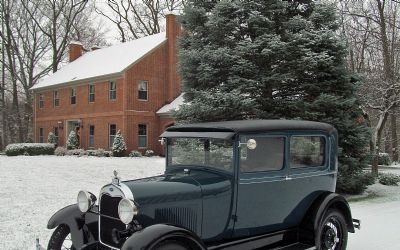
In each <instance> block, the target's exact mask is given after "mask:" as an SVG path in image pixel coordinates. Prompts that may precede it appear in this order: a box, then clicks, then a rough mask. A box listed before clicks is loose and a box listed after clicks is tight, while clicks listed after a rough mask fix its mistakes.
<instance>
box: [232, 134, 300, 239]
mask: <svg viewBox="0 0 400 250" xmlns="http://www.w3.org/2000/svg"><path fill="white" fill-rule="evenodd" d="M249 139H253V140H255V142H256V146H255V148H254V141H253V147H252V146H251V145H246V142H248V141H249ZM287 140H288V139H287V137H286V135H283V134H274V135H243V136H241V137H240V142H241V143H240V149H239V154H240V162H239V164H238V165H239V173H238V190H237V210H236V218H237V221H236V223H235V226H234V227H235V228H234V237H245V236H248V235H257V234H263V233H267V232H271V231H275V230H280V229H283V228H284V227H285V226H284V225H285V219H286V217H287V216H288V213H290V210H291V208H292V205H290V204H288V203H290V202H291V201H290V200H288V197H287V194H288V193H289V192H290V190H289V187H288V185H287V184H286V182H287V180H286V179H287V174H288V172H287V167H286V162H287V156H286V154H285V151H287Z"/></svg>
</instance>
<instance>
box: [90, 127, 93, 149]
mask: <svg viewBox="0 0 400 250" xmlns="http://www.w3.org/2000/svg"><path fill="white" fill-rule="evenodd" d="M89 147H94V126H93V125H90V126H89Z"/></svg>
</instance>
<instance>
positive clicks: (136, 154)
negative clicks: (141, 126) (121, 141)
mask: <svg viewBox="0 0 400 250" xmlns="http://www.w3.org/2000/svg"><path fill="white" fill-rule="evenodd" d="M129 157H142V153H140V152H139V151H137V150H132V151H131V152H130V153H129Z"/></svg>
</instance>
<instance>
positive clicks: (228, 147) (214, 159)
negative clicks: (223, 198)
mask: <svg viewBox="0 0 400 250" xmlns="http://www.w3.org/2000/svg"><path fill="white" fill-rule="evenodd" d="M167 159H168V166H171V165H188V166H206V167H211V168H216V169H220V170H227V171H232V170H233V141H232V140H222V139H213V138H171V139H169V140H168V155H167Z"/></svg>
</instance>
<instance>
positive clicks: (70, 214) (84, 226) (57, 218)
mask: <svg viewBox="0 0 400 250" xmlns="http://www.w3.org/2000/svg"><path fill="white" fill-rule="evenodd" d="M97 220H98V216H97V215H96V214H94V213H82V212H81V211H80V210H79V208H78V205H77V204H73V205H69V206H66V207H64V208H62V209H60V210H59V211H57V212H56V213H55V214H54V215H53V216H52V217H51V218H50V220H49V221H48V223H47V228H48V229H53V228H56V227H57V226H59V225H61V224H65V225H67V226H68V227H69V229H70V231H71V239H72V242H73V244H74V247H75V248H77V249H79V248H80V247H81V246H82V245H84V244H86V243H88V242H92V241H95V240H97Z"/></svg>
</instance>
